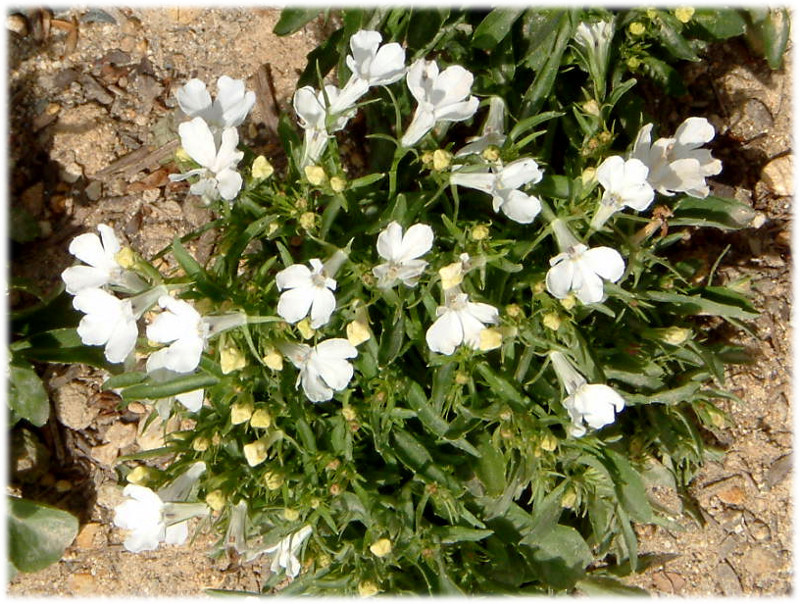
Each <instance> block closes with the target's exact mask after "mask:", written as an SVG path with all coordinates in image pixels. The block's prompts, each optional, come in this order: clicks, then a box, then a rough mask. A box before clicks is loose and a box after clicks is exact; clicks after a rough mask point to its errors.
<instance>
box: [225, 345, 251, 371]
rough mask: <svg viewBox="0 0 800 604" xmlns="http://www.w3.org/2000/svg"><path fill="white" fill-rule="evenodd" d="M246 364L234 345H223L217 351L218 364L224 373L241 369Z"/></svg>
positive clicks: (240, 352)
mask: <svg viewBox="0 0 800 604" xmlns="http://www.w3.org/2000/svg"><path fill="white" fill-rule="evenodd" d="M246 365H247V360H246V359H245V358H244V355H243V354H242V351H241V350H239V349H238V348H236V347H235V346H225V347H224V348H222V350H220V351H219V366H220V368H221V369H222V373H224V374H225V375H227V374H229V373H233V372H234V371H238V370H239V369H243V368H244V367H245V366H246Z"/></svg>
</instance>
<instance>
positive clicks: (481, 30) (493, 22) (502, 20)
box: [472, 8, 523, 50]
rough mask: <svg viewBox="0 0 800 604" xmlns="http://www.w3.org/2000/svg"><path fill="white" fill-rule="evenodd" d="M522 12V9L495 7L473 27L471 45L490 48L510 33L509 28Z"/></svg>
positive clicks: (484, 48)
mask: <svg viewBox="0 0 800 604" xmlns="http://www.w3.org/2000/svg"><path fill="white" fill-rule="evenodd" d="M522 13H523V11H522V10H511V9H508V8H496V9H494V10H493V11H492V12H490V13H489V14H488V15H486V17H484V19H483V21H481V22H480V23H479V24H478V27H476V28H475V32H474V33H473V34H472V47H473V48H480V49H481V50H491V49H493V48H494V47H496V46H497V45H498V44H500V41H501V40H503V38H505V37H506V36H508V35H509V34H510V33H511V28H512V26H513V25H514V23H515V22H516V21H517V19H519V17H520V15H521V14H522Z"/></svg>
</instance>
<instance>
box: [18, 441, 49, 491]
mask: <svg viewBox="0 0 800 604" xmlns="http://www.w3.org/2000/svg"><path fill="white" fill-rule="evenodd" d="M10 445H11V447H10V449H11V450H10V454H11V460H12V461H11V475H12V477H13V478H14V480H18V481H20V482H27V483H33V482H36V480H37V479H38V478H39V477H40V476H42V475H43V474H44V473H45V472H46V471H47V468H48V466H49V462H50V453H49V451H48V450H47V448H46V447H45V446H44V445H43V444H42V442H41V441H40V440H39V438H38V437H37V436H36V434H34V433H33V432H31V431H30V430H28V429H27V428H24V427H18V428H15V429H14V431H13V432H12V433H11V442H10Z"/></svg>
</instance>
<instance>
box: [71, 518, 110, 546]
mask: <svg viewBox="0 0 800 604" xmlns="http://www.w3.org/2000/svg"><path fill="white" fill-rule="evenodd" d="M102 528H103V525H102V524H100V523H99V522H90V523H88V524H86V525H84V527H83V528H82V529H81V531H80V532H79V533H78V536H77V537H76V538H75V545H77V546H78V547H79V548H81V549H92V548H95V547H101V546H102V545H103V543H102V541H103V539H102V532H101V531H102Z"/></svg>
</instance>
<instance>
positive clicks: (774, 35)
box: [761, 8, 790, 69]
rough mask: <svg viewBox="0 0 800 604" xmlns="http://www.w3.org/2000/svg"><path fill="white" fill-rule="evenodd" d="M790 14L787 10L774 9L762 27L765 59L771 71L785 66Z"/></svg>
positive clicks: (770, 11)
mask: <svg viewBox="0 0 800 604" xmlns="http://www.w3.org/2000/svg"><path fill="white" fill-rule="evenodd" d="M789 15H790V13H789V11H788V9H785V8H772V9H770V10H769V14H768V16H767V18H766V19H765V20H764V22H763V24H762V25H761V31H762V34H761V37H762V39H763V40H764V58H766V59H767V64H768V65H769V66H770V68H771V69H778V68H780V66H781V65H782V64H783V54H784V52H785V51H786V46H787V44H788V43H789V23H790V16H789Z"/></svg>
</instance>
